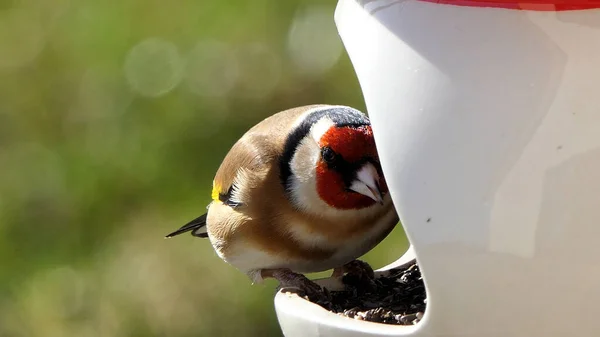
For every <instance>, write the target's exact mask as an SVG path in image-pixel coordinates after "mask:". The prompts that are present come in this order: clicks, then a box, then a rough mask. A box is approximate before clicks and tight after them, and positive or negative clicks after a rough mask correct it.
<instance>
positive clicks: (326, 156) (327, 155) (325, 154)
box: [321, 146, 337, 164]
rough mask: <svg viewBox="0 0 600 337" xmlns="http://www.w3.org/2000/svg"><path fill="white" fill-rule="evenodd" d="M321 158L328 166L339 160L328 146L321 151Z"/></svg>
mask: <svg viewBox="0 0 600 337" xmlns="http://www.w3.org/2000/svg"><path fill="white" fill-rule="evenodd" d="M321 157H322V158H323V160H324V161H325V162H326V163H327V164H332V163H333V162H334V161H335V159H336V158H337V155H336V154H335V152H334V151H333V150H332V149H331V148H330V147H328V146H326V147H324V148H322V149H321Z"/></svg>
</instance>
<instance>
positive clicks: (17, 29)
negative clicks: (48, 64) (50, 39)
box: [0, 8, 46, 68]
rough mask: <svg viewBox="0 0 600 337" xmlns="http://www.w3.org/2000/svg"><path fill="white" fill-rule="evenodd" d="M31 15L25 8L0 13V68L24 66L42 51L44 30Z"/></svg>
mask: <svg viewBox="0 0 600 337" xmlns="http://www.w3.org/2000/svg"><path fill="white" fill-rule="evenodd" d="M33 14H35V12H33V13H32V12H31V11H28V10H27V8H15V9H11V10H7V11H4V12H0V67H3V68H16V67H22V66H25V65H27V64H29V63H31V62H32V61H33V60H35V58H36V57H37V56H38V55H39V54H40V52H41V51H42V50H43V49H44V46H45V44H46V41H45V34H44V30H43V29H42V26H41V24H40V22H39V21H38V20H37V19H36V17H35V15H33Z"/></svg>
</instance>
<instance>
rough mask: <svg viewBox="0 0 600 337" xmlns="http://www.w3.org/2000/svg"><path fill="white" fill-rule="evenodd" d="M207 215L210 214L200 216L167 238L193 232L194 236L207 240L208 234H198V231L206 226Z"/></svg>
mask: <svg viewBox="0 0 600 337" xmlns="http://www.w3.org/2000/svg"><path fill="white" fill-rule="evenodd" d="M207 214H208V213H205V214H202V215H201V216H199V217H197V218H196V219H194V220H192V221H190V222H188V223H187V224H185V225H184V226H183V227H181V228H179V229H178V230H176V231H174V232H173V233H171V234H169V235H167V236H166V237H167V238H172V237H174V236H176V235H179V234H183V233H185V232H189V231H192V235H193V236H197V237H200V238H207V237H208V234H207V233H206V232H203V233H198V230H199V229H200V228H202V227H204V226H206V215H207Z"/></svg>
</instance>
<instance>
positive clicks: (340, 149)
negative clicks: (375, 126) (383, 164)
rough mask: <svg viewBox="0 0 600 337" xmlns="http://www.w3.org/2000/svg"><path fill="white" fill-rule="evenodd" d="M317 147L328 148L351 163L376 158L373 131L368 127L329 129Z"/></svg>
mask: <svg viewBox="0 0 600 337" xmlns="http://www.w3.org/2000/svg"><path fill="white" fill-rule="evenodd" d="M319 146H320V147H325V146H329V147H330V148H331V149H332V150H333V151H335V152H336V153H339V154H340V155H341V156H342V157H343V158H344V159H345V160H346V161H348V162H351V163H352V162H356V161H359V160H360V159H362V158H364V157H371V158H377V148H376V147H375V138H373V130H372V129H371V126H370V125H364V126H359V127H350V126H345V127H341V128H338V127H335V126H334V127H331V128H330V129H329V130H327V132H325V134H323V136H322V137H321V141H320V142H319Z"/></svg>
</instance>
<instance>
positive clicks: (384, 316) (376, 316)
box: [309, 262, 427, 325]
mask: <svg viewBox="0 0 600 337" xmlns="http://www.w3.org/2000/svg"><path fill="white" fill-rule="evenodd" d="M342 281H343V283H344V284H345V286H346V289H345V290H344V291H331V292H330V291H327V290H326V289H325V290H324V293H325V296H320V297H319V298H312V299H310V298H309V300H311V301H313V302H314V303H316V304H319V305H320V306H322V307H323V308H325V309H327V310H329V311H332V312H334V313H337V314H338V315H341V316H346V317H349V318H353V319H356V320H364V321H371V322H377V323H386V324H396V325H412V324H417V323H418V322H419V321H420V320H421V319H422V318H423V313H424V312H425V307H426V305H427V298H426V296H425V285H424V283H423V278H422V276H421V272H420V270H419V266H418V265H417V264H416V262H414V263H412V264H409V265H407V266H405V267H402V268H398V269H392V270H390V271H389V274H387V275H385V276H380V277H377V278H375V279H371V278H369V277H360V276H356V275H351V274H348V275H345V276H344V278H343V279H342Z"/></svg>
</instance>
